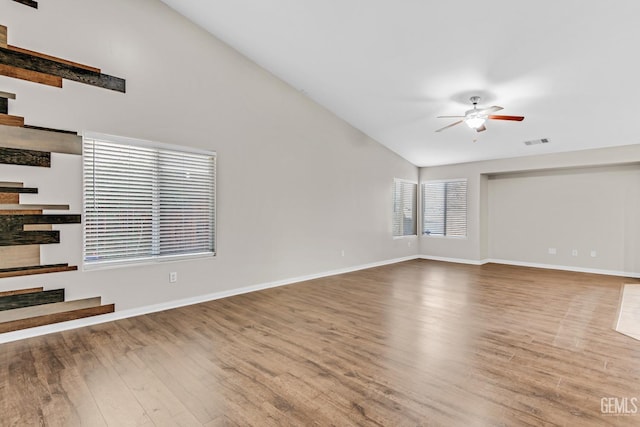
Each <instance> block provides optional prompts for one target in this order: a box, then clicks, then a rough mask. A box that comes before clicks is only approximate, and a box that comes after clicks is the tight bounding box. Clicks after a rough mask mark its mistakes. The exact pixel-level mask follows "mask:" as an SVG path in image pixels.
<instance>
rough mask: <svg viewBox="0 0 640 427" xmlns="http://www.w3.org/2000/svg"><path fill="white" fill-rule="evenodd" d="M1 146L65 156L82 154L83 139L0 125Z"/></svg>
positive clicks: (58, 133) (51, 131) (65, 134)
mask: <svg viewBox="0 0 640 427" xmlns="http://www.w3.org/2000/svg"><path fill="white" fill-rule="evenodd" d="M0 146H1V147H6V148H16V149H26V150H38V151H48V152H53V153H63V154H82V137H81V136H79V135H77V134H76V133H69V132H60V131H53V130H42V129H37V128H28V127H16V126H3V125H0Z"/></svg>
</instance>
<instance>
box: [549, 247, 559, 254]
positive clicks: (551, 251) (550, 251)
mask: <svg viewBox="0 0 640 427" xmlns="http://www.w3.org/2000/svg"><path fill="white" fill-rule="evenodd" d="M556 253H557V251H556V248H549V255H555V254H556Z"/></svg>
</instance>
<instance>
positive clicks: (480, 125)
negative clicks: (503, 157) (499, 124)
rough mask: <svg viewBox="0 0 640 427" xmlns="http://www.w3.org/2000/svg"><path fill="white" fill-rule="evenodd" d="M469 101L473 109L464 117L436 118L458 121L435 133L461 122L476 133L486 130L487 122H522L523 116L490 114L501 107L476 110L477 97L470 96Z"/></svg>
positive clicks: (478, 98) (478, 100) (495, 106)
mask: <svg viewBox="0 0 640 427" xmlns="http://www.w3.org/2000/svg"><path fill="white" fill-rule="evenodd" d="M469 100H470V101H471V103H472V104H473V109H471V110H468V111H467V112H465V113H464V116H438V118H439V119H453V118H456V119H457V118H459V119H460V120H458V121H457V122H455V123H451V124H450V125H448V126H445V127H443V128H440V129H438V130H437V131H436V132H441V131H443V130H445V129H448V128H450V127H453V126H455V125H457V124H460V123H462V122H464V123H465V124H466V125H467V126H469V127H470V128H471V129H474V130H475V131H476V132H482V131H485V130H487V128H486V127H485V126H484V123H485V122H486V121H487V120H511V121H516V122H521V121H523V120H524V117H523V116H500V115H495V114H491V113H495V112H496V111H500V110H502V109H503V108H502V107H498V106H497V105H494V106H493V107H488V108H483V109H478V102H480V97H479V96H472V97H471V98H469Z"/></svg>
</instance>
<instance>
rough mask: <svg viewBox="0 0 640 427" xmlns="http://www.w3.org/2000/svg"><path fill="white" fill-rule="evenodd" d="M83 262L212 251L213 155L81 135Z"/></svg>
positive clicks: (111, 261)
mask: <svg viewBox="0 0 640 427" xmlns="http://www.w3.org/2000/svg"><path fill="white" fill-rule="evenodd" d="M83 157H84V208H85V226H84V228H85V232H84V259H85V264H86V265H91V264H100V263H118V262H131V261H144V260H152V259H157V258H161V257H171V256H177V255H185V254H201V253H213V252H214V230H215V222H214V218H215V214H214V213H215V206H214V201H215V156H214V155H212V154H195V153H185V152H179V151H176V150H168V149H163V148H155V147H147V146H139V145H136V144H131V143H120V142H112V141H103V140H99V139H91V138H85V139H84V152H83Z"/></svg>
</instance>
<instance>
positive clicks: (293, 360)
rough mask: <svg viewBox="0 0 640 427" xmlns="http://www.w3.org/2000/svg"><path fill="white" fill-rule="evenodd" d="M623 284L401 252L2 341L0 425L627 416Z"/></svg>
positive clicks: (477, 422) (631, 382)
mask: <svg viewBox="0 0 640 427" xmlns="http://www.w3.org/2000/svg"><path fill="white" fill-rule="evenodd" d="M624 283H638V281H637V280H636V281H634V280H630V279H624V278H620V277H608V276H598V275H589V274H580V273H570V272H559V271H551V270H537V269H530V268H520V267H509V266H499V265H492V264H489V265H485V266H482V267H478V266H465V265H458V264H447V263H440V262H434V261H422V260H416V261H409V262H405V263H400V264H395V265H390V266H385V267H380V268H374V269H370V270H365V271H360V272H355V273H350V274H344V275H340V276H333V277H329V278H324V279H318V280H313V281H308V282H304V283H300V284H295V285H291V286H286V287H281V288H276V289H271V290H267V291H262V292H255V293H252V294H247V295H240V296H235V297H231V298H227V299H223V300H218V301H212V302H209V303H204V304H199V305H194V306H190V307H184V308H180V309H176V310H170V311H166V312H161V313H155V314H150V315H146V316H141V317H137V318H131V319H126V320H121V321H116V322H111V323H107V324H102V325H99V326H94V327H87V328H84V329H78V330H73V331H67V332H62V333H57V334H51V335H48V336H43V337H39V338H33V339H29V340H24V341H20V342H14V343H9V344H3V345H1V346H0V398H1V400H0V425H2V426H5V425H6V426H9V425H10V426H13V425H15V426H31V425H33V426H37V425H51V426H76V425H82V426H91V427H92V426H103V425H109V426H126V425H142V426H154V425H157V426H191V425H194V426H199V425H205V426H220V425H257V426H268V425H274V426H275V425H277V426H284V425H295V426H307V425H319V426H327V425H336V426H350V425H382V426H405V425H406V426H415V425H442V426H465V427H470V426H494V425H497V426H502V425H504V426H519V425H535V426H537V425H566V426H589V425H594V426H602V425H636V426H637V425H640V414H639V415H628V416H611V415H606V414H603V413H602V412H601V399H602V398H608V397H616V398H620V399H622V398H625V397H626V398H632V397H640V342H639V341H636V340H634V339H632V338H629V337H627V336H625V335H622V334H620V333H617V332H615V331H614V330H613V329H612V327H613V324H614V322H615V319H616V309H617V305H618V299H619V294H620V287H621V285H622V284H624ZM639 406H640V404H639Z"/></svg>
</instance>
